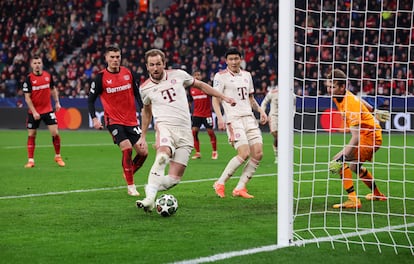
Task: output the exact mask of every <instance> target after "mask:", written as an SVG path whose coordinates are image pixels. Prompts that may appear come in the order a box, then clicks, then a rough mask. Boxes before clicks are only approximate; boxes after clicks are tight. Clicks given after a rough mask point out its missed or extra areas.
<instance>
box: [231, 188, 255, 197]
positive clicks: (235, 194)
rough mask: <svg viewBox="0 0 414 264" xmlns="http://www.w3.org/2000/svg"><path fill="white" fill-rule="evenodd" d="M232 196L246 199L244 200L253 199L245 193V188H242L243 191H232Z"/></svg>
mask: <svg viewBox="0 0 414 264" xmlns="http://www.w3.org/2000/svg"><path fill="white" fill-rule="evenodd" d="M233 196H234V197H242V198H246V199H252V198H254V196H253V195H251V194H249V193H248V192H247V189H246V188H243V189H240V190H237V189H234V190H233Z"/></svg>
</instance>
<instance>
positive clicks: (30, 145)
mask: <svg viewBox="0 0 414 264" xmlns="http://www.w3.org/2000/svg"><path fill="white" fill-rule="evenodd" d="M27 134H28V136H27V158H28V160H27V163H26V165H24V167H25V168H33V167H34V166H35V161H34V151H35V148H36V134H37V130H36V129H28V130H27Z"/></svg>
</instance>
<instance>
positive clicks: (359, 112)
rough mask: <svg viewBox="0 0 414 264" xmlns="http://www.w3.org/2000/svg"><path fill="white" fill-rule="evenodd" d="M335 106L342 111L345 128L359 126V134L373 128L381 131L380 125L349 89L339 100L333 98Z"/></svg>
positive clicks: (368, 131) (371, 130) (367, 132)
mask: <svg viewBox="0 0 414 264" xmlns="http://www.w3.org/2000/svg"><path fill="white" fill-rule="evenodd" d="M333 100H334V102H335V104H336V107H337V108H338V110H339V111H340V112H341V113H342V117H343V118H344V121H345V125H346V127H347V128H350V127H360V131H361V132H360V134H361V136H362V135H364V134H369V133H370V132H373V130H379V131H381V126H380V125H379V124H378V122H376V121H375V119H374V116H373V115H372V114H371V112H370V111H369V110H368V108H367V107H366V106H365V105H364V103H363V102H361V100H360V99H359V98H358V97H356V96H355V95H354V94H353V93H351V92H350V91H346V94H345V97H344V99H343V100H342V101H341V102H338V100H337V99H336V98H333Z"/></svg>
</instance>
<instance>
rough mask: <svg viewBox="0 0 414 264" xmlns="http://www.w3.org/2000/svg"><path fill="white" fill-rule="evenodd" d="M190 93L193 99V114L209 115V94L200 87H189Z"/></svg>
mask: <svg viewBox="0 0 414 264" xmlns="http://www.w3.org/2000/svg"><path fill="white" fill-rule="evenodd" d="M190 95H191V97H192V99H193V114H192V115H193V116H198V117H211V111H212V110H211V96H209V95H207V94H205V93H204V92H203V91H201V90H200V89H197V88H194V87H191V89H190Z"/></svg>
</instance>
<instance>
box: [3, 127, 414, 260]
mask: <svg viewBox="0 0 414 264" xmlns="http://www.w3.org/2000/svg"><path fill="white" fill-rule="evenodd" d="M61 135H62V155H63V158H64V161H65V162H66V164H67V166H66V167H64V168H59V167H58V166H57V165H56V164H55V163H54V161H53V155H54V154H53V153H54V152H53V148H52V143H51V137H50V135H49V133H48V132H47V131H46V130H40V131H39V132H38V139H37V142H36V144H37V148H36V153H35V159H36V167H34V168H33V169H24V168H23V165H24V163H25V162H26V156H27V155H26V137H27V135H26V131H18V130H3V131H0V138H1V139H0V157H1V162H0V171H1V172H0V226H1V236H0V263H169V262H174V261H181V260H188V259H196V258H203V257H208V256H212V255H216V254H220V253H226V252H232V251H240V250H246V249H252V248H258V247H263V246H268V245H275V244H276V241H277V235H276V230H277V225H276V220H277V219H276V218H277V216H276V215H277V210H276V207H277V203H276V197H277V192H276V185H277V177H276V166H275V165H274V164H273V160H274V157H273V153H272V148H271V141H272V139H271V137H270V135H268V134H267V133H264V135H263V136H264V152H265V153H264V158H263V160H262V162H261V164H260V166H259V168H258V170H257V172H256V177H254V178H253V180H252V181H251V182H250V184H249V191H250V192H251V193H252V194H254V195H255V199H251V200H245V199H237V198H233V197H231V190H232V188H233V187H234V186H235V184H236V183H237V177H235V178H234V179H231V180H230V181H229V183H228V184H227V185H226V186H227V190H226V194H227V196H228V197H226V198H225V199H219V198H217V197H216V195H215V194H214V191H213V189H212V184H213V182H214V180H215V179H216V178H217V177H218V176H219V175H220V173H221V171H222V170H223V168H224V167H225V165H226V163H227V161H228V160H229V159H230V158H231V157H232V156H233V155H234V154H235V151H234V150H233V149H232V148H231V147H230V146H229V145H228V144H227V143H226V142H227V139H226V136H225V134H224V133H217V136H218V147H219V159H218V160H211V159H210V153H211V147H210V144H209V140H208V136H207V135H206V133H205V132H201V133H200V138H201V142H202V145H201V148H202V149H201V152H202V154H203V155H204V156H203V157H202V159H200V160H190V161H189V166H188V168H187V170H186V172H185V175H184V178H183V182H182V183H181V184H179V185H178V186H176V187H175V188H173V189H171V190H169V191H168V193H171V194H173V195H174V196H176V197H177V199H178V201H179V209H178V212H177V214H176V215H174V216H172V217H169V218H162V217H160V216H159V215H157V214H156V213H152V214H145V213H144V212H143V211H142V210H138V209H137V208H136V207H135V200H136V199H135V198H133V197H129V196H128V195H127V194H126V187H125V183H124V180H123V178H122V171H121V161H120V155H121V154H120V151H119V149H118V148H117V146H116V145H113V144H112V143H111V138H110V135H109V134H108V133H107V132H103V131H92V130H91V131H62V132H61ZM305 137H307V139H305V140H306V144H304V145H306V146H312V144H313V140H314V139H313V138H312V137H311V136H309V137H308V136H305ZM148 140H149V141H152V140H153V135H152V134H151V135H149V137H148ZM327 140H328V141H327ZM329 140H330V139H329V137H327V136H325V137H324V138H323V136H322V137H321V138H318V139H317V141H318V142H317V143H318V144H320V145H326V144H327V143H326V142H328V143H329ZM387 140H388V139H387ZM388 142H389V141H387V144H388ZM398 142H399V141H398ZM409 143H410V144H411V146H412V145H414V142H409ZM398 144H399V143H398ZM395 145H397V143H395ZM320 149H321V150H322V151H325V152H321V153H318V155H317V161H318V162H317V163H318V164H316V165H314V166H313V167H312V168H307V167H306V168H305V167H301V168H298V167H296V168H295V170H296V171H298V170H301V171H303V172H304V171H309V170H323V169H325V170H326V161H327V160H329V158H328V154H329V153H326V151H328V150H327V149H325V150H324V149H323V148H320ZM309 151H310V153H309V155H307V156H310V154H311V153H314V152H313V150H312V148H309ZM395 151H396V153H397V154H398V153H399V152H400V151H399V150H397V149H396V150H395ZM380 153H381V152H379V153H378V156H379V157H378V159H384V162H385V161H387V160H388V157H383V156H382V154H380ZM386 153H387V152H386ZM295 154H296V151H295ZM384 155H385V154H384ZM401 158H402V157H400V159H401ZM394 159H396V161H398V159H397V158H394ZM153 160H154V151H153V150H152V149H151V150H150V155H149V157H148V160H147V162H146V163H145V165H144V166H143V168H142V169H141V170H140V171H139V172H138V174H137V175H136V176H135V181H136V184H137V185H138V186H139V187H138V190H139V191H140V192H141V193H143V185H144V184H145V183H146V180H147V173H148V170H149V168H150V166H151V165H152V162H153ZM306 162H308V163H310V160H306ZM395 172H396V171H395ZM235 175H236V176H238V175H240V171H238V172H237V173H236V174H235ZM300 175H302V174H300ZM313 175H314V176H312V177H316V178H315V179H316V180H317V181H318V182H319V183H320V184H316V185H310V186H309V187H312V186H313V187H315V186H320V188H316V190H315V191H316V192H321V193H323V191H324V190H326V186H325V185H324V184H322V182H323V181H322V177H323V173H316V174H313ZM324 175H325V176H324V177H325V180H326V174H324ZM303 177H307V175H306V173H303ZM312 177H311V178H312ZM329 180H331V179H329ZM332 181H333V179H332ZM331 183H332V184H330V185H331V186H332V190H329V191H330V194H334V193H336V195H338V194H340V193H341V186H340V182H339V181H336V182H335V181H333V182H331ZM305 186H306V185H305ZM405 187H409V186H405ZM411 187H413V186H411ZM361 188H362V186H361ZM387 188H390V190H393V189H392V188H394V187H393V186H392V184H389V185H387ZM402 188H403V187H402V186H400V185H398V187H396V189H397V190H400V189H402ZM413 189H414V188H411V190H413ZM407 191H408V190H407ZM411 194H412V193H411ZM411 194H410V195H411ZM304 195H309V192H308V191H305V193H304ZM398 195H400V194H398ZM395 196H397V193H396V194H395ZM400 197H401V196H400ZM409 197H411V198H412V197H414V195H411V196H409ZM315 201H318V200H317V199H316V200H315ZM334 201H335V200H332V201H331V200H329V203H330V202H334ZM320 202H321V203H320V204H315V205H314V206H315V207H316V208H315V210H321V211H323V210H324V208H325V206H326V205H325V201H323V200H321V201H320ZM407 202H409V201H407ZM396 203H397V202H396ZM329 205H330V204H329ZM398 205H401V204H398ZM408 205H409V206H410V207H408V208H407V212H408V213H410V214H412V212H413V211H414V206H413V205H412V204H409V203H408ZM300 206H302V207H303V208H302V207H301V210H306V208H307V207H309V203H308V204H306V202H305V203H304V204H303V205H302V204H300ZM375 208H378V207H375ZM379 209H381V210H383V209H384V208H379ZM363 210H366V212H371V210H372V208H371V206H368V203H367V206H365V204H364V209H363ZM395 210H397V209H395ZM399 210H402V208H400V209H399ZM408 210H410V211H408ZM329 211H331V210H330V209H329V210H328V212H329ZM335 217H336V218H337V217H338V214H332V218H335ZM341 217H342V218H343V219H342V220H343V221H350V219H355V212H353V213H352V212H350V213H349V214H343V216H341ZM318 218H319V219H321V221H322V216H319V215H316V216H315V219H316V220H317V221H316V223H319V224H320V221H318V220H319V219H318ZM337 221H338V219H334V220H332V221H331V224H335V223H336V222H337ZM363 221H364V222H362V223H360V224H361V225H362V226H364V225H369V221H370V220H369V219H368V220H366V219H364V220H363ZM365 221H368V222H365ZM379 221H380V222H381V221H383V218H382V217H381V219H379ZM319 224H316V225H317V226H318V225H319ZM395 224H399V223H395ZM295 225H296V226H297V227H298V228H306V227H307V225H308V223H307V222H306V220H305V219H301V218H300V217H299V218H298V219H297V220H295ZM411 232H412V229H411ZM323 236H326V234H325V235H323ZM401 236H402V237H403V236H404V234H402V235H401ZM411 236H412V235H411ZM364 237H366V239H367V240H370V239H372V237H371V236H369V235H366V236H364ZM413 240H414V239H413V238H412V237H411V241H413ZM402 242H403V243H404V241H403V239H402ZM334 246H335V249H332V246H331V243H319V244H308V245H306V246H305V247H289V248H283V249H278V250H273V251H270V252H264V253H258V254H251V255H248V256H240V257H234V258H230V259H225V260H219V261H217V263H276V262H284V263H298V262H303V261H304V260H306V263H320V262H321V260H322V258H323V262H324V263H333V262H340V263H343V262H347V263H349V262H350V263H354V262H358V263H364V262H365V263H368V262H371V261H372V260H373V259H376V260H380V261H376V263H385V261H387V262H389V261H393V262H395V263H411V262H412V260H413V256H412V255H411V252H410V251H409V250H404V249H402V250H400V249H399V250H398V254H397V255H396V254H395V252H394V249H393V248H392V247H385V246H382V247H381V248H380V249H381V253H379V251H378V248H377V247H376V246H374V245H365V248H363V246H362V245H360V244H353V243H352V244H350V248H347V246H346V245H345V244H344V243H340V242H338V243H334ZM381 260H383V261H381Z"/></svg>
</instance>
